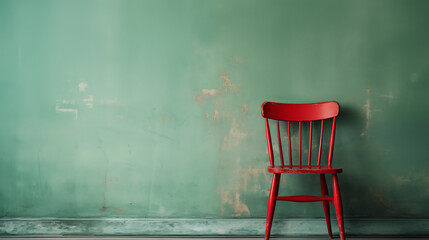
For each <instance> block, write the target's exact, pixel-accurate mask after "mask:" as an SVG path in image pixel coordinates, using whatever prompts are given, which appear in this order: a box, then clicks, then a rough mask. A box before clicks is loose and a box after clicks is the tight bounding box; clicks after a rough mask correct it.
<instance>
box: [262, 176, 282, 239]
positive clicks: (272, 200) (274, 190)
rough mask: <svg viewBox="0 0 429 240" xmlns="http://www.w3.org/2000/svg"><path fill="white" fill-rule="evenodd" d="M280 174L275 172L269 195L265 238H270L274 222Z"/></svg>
mask: <svg viewBox="0 0 429 240" xmlns="http://www.w3.org/2000/svg"><path fill="white" fill-rule="evenodd" d="M279 182H280V174H276V173H275V174H273V180H272V182H271V189H270V195H269V197H268V208H267V223H266V227H265V240H268V239H270V232H271V225H272V223H273V215H274V209H275V208H276V198H277V195H278V191H279Z"/></svg>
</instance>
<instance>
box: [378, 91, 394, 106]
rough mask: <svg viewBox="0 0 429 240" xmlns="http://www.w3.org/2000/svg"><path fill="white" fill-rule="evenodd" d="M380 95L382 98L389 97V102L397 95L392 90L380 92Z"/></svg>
mask: <svg viewBox="0 0 429 240" xmlns="http://www.w3.org/2000/svg"><path fill="white" fill-rule="evenodd" d="M379 97H381V98H387V99H388V101H389V104H391V103H392V100H393V99H395V96H394V95H393V93H392V91H389V92H388V93H386V94H380V95H379Z"/></svg>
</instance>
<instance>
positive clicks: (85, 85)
mask: <svg viewBox="0 0 429 240" xmlns="http://www.w3.org/2000/svg"><path fill="white" fill-rule="evenodd" d="M75 86H76V85H75ZM87 87H88V84H87V83H86V82H80V83H79V85H78V88H79V92H83V91H85V90H86V88H87Z"/></svg>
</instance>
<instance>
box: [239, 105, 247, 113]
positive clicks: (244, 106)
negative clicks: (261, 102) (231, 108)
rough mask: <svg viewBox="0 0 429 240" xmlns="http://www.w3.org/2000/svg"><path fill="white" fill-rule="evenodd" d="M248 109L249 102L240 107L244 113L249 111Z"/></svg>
mask: <svg viewBox="0 0 429 240" xmlns="http://www.w3.org/2000/svg"><path fill="white" fill-rule="evenodd" d="M248 110H249V106H247V104H243V106H241V107H240V111H241V112H242V113H247V111H248Z"/></svg>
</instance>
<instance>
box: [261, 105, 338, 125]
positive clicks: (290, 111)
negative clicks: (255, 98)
mask: <svg viewBox="0 0 429 240" xmlns="http://www.w3.org/2000/svg"><path fill="white" fill-rule="evenodd" d="M339 109H340V106H339V104H338V102H336V101H330V102H320V103H276V102H264V103H263V104H262V106H261V113H262V116H263V117H264V118H270V119H275V120H281V121H314V120H322V119H328V118H333V117H336V116H338V113H339Z"/></svg>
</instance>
